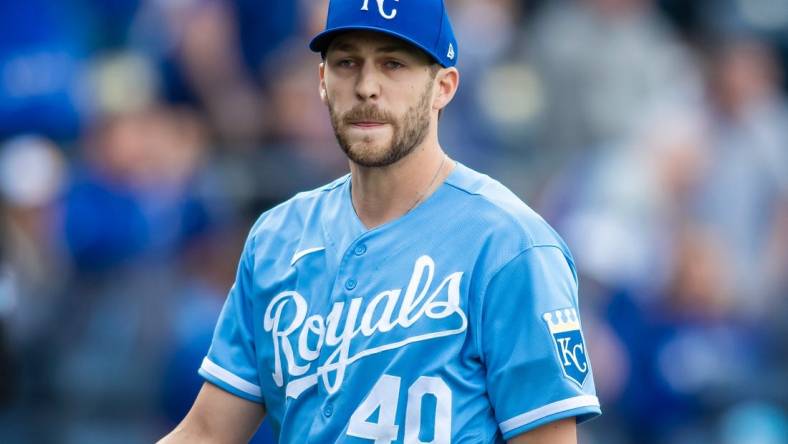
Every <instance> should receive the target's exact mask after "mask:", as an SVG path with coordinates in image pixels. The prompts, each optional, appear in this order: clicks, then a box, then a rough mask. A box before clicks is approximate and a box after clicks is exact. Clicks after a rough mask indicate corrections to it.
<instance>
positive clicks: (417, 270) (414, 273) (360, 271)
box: [199, 163, 600, 444]
mask: <svg viewBox="0 0 788 444" xmlns="http://www.w3.org/2000/svg"><path fill="white" fill-rule="evenodd" d="M350 186H351V180H350V176H345V177H343V178H340V179H338V180H336V181H335V182H333V183H331V184H329V185H327V186H324V187H322V188H319V189H317V190H314V191H309V192H305V193H301V194H298V195H296V196H295V197H294V198H292V199H290V200H289V201H287V202H285V203H283V204H281V205H279V206H277V207H275V208H273V209H271V210H269V211H267V212H266V213H264V214H263V215H262V216H261V217H260V219H259V220H258V221H257V222H256V223H255V225H254V227H253V228H252V230H251V233H250V235H249V237H248V239H247V241H246V245H245V247H244V251H243V255H242V257H241V261H240V266H239V269H238V275H237V278H236V282H235V285H234V286H233V287H232V289H231V290H230V294H229V296H228V298H227V301H226V303H225V306H224V309H223V311H222V313H221V316H220V318H219V321H218V325H217V327H216V332H215V334H214V338H213V343H212V345H211V347H210V350H209V351H208V355H207V357H206V358H205V359H204V361H203V363H202V366H201V368H200V370H199V372H200V374H201V375H202V376H203V377H205V378H206V379H207V380H208V381H210V382H211V383H213V384H216V385H217V386H219V387H221V388H223V389H224V390H226V391H228V392H230V393H233V394H235V395H237V396H240V397H242V398H245V399H248V400H250V401H254V402H258V403H261V404H264V405H265V408H266V410H267V412H268V415H269V418H270V420H271V424H272V425H273V429H274V432H275V434H276V437H277V439H278V442H280V443H299V444H300V443H305V442H313V443H333V442H343V443H376V444H382V443H406V444H411V443H436V444H437V443H450V442H451V443H491V442H496V443H497V442H503V441H504V440H506V439H509V438H511V437H513V436H515V435H518V434H520V433H523V432H525V431H528V430H531V429H533V428H535V427H538V426H540V425H543V424H545V423H548V422H551V421H555V420H558V419H561V418H567V417H576V418H577V421H578V422H582V421H585V420H587V419H590V418H592V417H594V416H596V415H598V414H600V408H599V401H598V400H597V397H596V396H595V389H594V382H593V377H592V374H591V368H590V361H589V358H588V356H587V355H586V348H585V343H584V339H583V335H582V332H581V329H580V321H579V319H578V316H577V304H578V301H577V275H576V273H575V269H574V264H573V260H572V257H571V255H570V254H569V251H568V249H567V247H566V245H565V244H564V243H563V241H562V240H561V239H560V238H559V236H558V235H557V234H556V233H555V232H554V231H553V230H552V229H551V228H550V227H549V226H548V225H547V223H546V222H545V221H544V220H543V219H542V218H541V217H540V216H538V215H537V214H536V213H535V212H534V211H533V210H531V209H530V208H529V207H528V206H527V205H525V204H524V203H523V202H522V201H520V200H519V199H518V198H517V197H516V196H515V195H514V194H513V193H511V192H510V191H509V190H507V189H506V188H505V187H504V186H503V185H501V184H500V183H498V182H496V181H494V180H492V179H490V178H489V177H488V176H485V175H483V174H480V173H477V172H475V171H473V170H471V169H470V168H468V167H466V166H464V165H462V164H459V163H458V164H457V166H456V167H455V168H454V170H453V171H452V173H451V175H450V176H449V177H448V179H447V180H446V181H445V183H444V184H442V185H441V186H440V187H439V188H438V190H437V191H435V192H434V193H433V194H432V195H431V196H430V197H429V198H428V199H427V200H426V201H424V202H423V203H422V204H421V205H419V206H418V207H416V208H415V209H413V210H412V211H411V212H409V213H407V214H405V215H404V216H402V217H400V218H399V219H396V220H394V221H391V222H389V223H387V224H385V225H382V226H379V227H377V228H374V229H371V230H369V229H366V228H365V227H364V226H363V224H362V223H361V221H360V220H359V218H358V216H357V215H356V213H355V211H354V209H353V206H352V203H351V199H350Z"/></svg>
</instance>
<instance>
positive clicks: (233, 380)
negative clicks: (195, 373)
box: [200, 358, 262, 398]
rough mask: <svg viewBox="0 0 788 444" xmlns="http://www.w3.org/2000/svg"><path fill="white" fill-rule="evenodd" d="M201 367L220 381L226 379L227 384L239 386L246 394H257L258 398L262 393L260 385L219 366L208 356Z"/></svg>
mask: <svg viewBox="0 0 788 444" xmlns="http://www.w3.org/2000/svg"><path fill="white" fill-rule="evenodd" d="M200 368H202V369H203V370H205V373H208V374H209V375H211V376H213V377H215V378H218V379H219V380H220V381H224V382H226V383H227V384H230V385H231V386H233V387H235V388H237V389H238V390H240V391H242V392H244V393H246V394H249V395H252V396H256V397H258V398H259V397H260V396H261V394H262V393H261V391H260V387H259V386H257V385H254V384H252V383H251V382H249V381H246V380H244V379H241V378H240V377H238V376H236V375H234V374H232V373H230V372H229V371H228V370H226V369H224V368H222V367H219V366H218V365H217V364H216V363H214V362H213V361H211V360H210V359H208V358H204V359H203V360H202V365H201V366H200Z"/></svg>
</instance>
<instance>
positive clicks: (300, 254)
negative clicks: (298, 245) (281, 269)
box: [290, 247, 326, 267]
mask: <svg viewBox="0 0 788 444" xmlns="http://www.w3.org/2000/svg"><path fill="white" fill-rule="evenodd" d="M325 249H326V247H315V248H307V249H306V250H301V251H298V252H296V254H294V255H293V258H292V259H290V266H291V267H292V266H293V265H295V263H296V262H298V260H299V259H301V258H302V257H304V256H306V255H307V254H312V253H317V252H318V251H323V250H325Z"/></svg>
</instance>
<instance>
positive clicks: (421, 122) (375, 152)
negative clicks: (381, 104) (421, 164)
mask: <svg viewBox="0 0 788 444" xmlns="http://www.w3.org/2000/svg"><path fill="white" fill-rule="evenodd" d="M431 97H432V83H431V82H430V83H429V85H428V86H427V88H426V90H425V91H424V93H423V94H422V95H421V97H420V98H419V102H418V103H417V104H416V105H415V106H412V107H410V108H409V109H408V110H407V111H406V112H405V113H404V114H403V115H402V116H401V117H400V118H397V117H396V116H394V115H393V114H391V113H390V112H387V111H383V110H380V109H378V107H377V106H375V105H372V104H369V103H367V104H361V105H358V106H356V107H354V108H353V109H351V110H350V111H348V112H346V113H344V114H341V115H340V114H338V113H337V112H336V110H335V109H334V106H333V102H332V101H331V100H329V101H328V111H329V114H330V115H331V126H333V127H334V135H335V136H336V138H337V142H338V143H339V146H340V147H341V148H342V151H344V152H345V155H346V156H347V157H348V159H350V160H351V161H353V162H354V163H356V164H358V165H361V166H364V167H373V168H379V167H386V166H389V165H392V164H394V163H396V162H397V161H399V160H400V159H402V158H404V157H405V156H407V155H408V154H410V153H411V152H413V150H414V149H415V148H416V147H417V146H419V145H420V144H421V143H422V142H423V141H424V139H425V138H426V137H427V130H428V129H429V126H430V98H431ZM363 120H369V121H375V122H384V123H387V124H389V125H391V127H392V129H393V134H392V136H391V143H389V145H388V146H387V147H385V148H384V149H375V147H374V146H373V144H374V142H373V140H372V139H371V138H370V137H369V136H366V137H364V138H363V139H362V140H358V141H355V142H351V141H350V139H349V137H348V134H347V127H348V126H349V125H351V122H358V121H363Z"/></svg>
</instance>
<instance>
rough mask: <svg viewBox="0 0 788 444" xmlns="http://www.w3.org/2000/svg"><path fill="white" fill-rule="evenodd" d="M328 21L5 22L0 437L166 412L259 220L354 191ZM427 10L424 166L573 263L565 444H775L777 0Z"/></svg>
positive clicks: (247, 14) (783, 238) (290, 12)
mask: <svg viewBox="0 0 788 444" xmlns="http://www.w3.org/2000/svg"><path fill="white" fill-rule="evenodd" d="M325 3H326V2H325V1H318V0H65V1H55V0H24V1H11V0H9V1H2V2H0V442H3V443H110V444H113V443H139V442H152V441H154V440H155V439H156V438H157V437H159V436H161V435H162V434H164V433H165V432H166V431H168V430H169V429H170V428H171V427H173V426H174V425H175V424H176V423H177V422H178V421H179V420H180V419H181V418H182V417H183V415H184V414H185V412H186V411H187V409H188V408H189V406H190V405H191V402H192V400H193V399H194V396H195V393H196V391H197V390H198V388H199V386H200V384H201V379H200V378H199V376H198V375H197V373H196V369H197V368H198V366H199V363H200V361H201V359H202V357H203V355H204V353H205V352H206V350H207V347H208V345H209V342H210V337H211V334H212V329H213V326H214V323H215V321H216V318H217V315H218V312H219V310H220V308H221V305H222V303H223V300H224V298H225V295H226V292H227V290H228V288H229V286H230V285H231V283H232V280H233V277H234V271H235V266H236V264H237V261H238V257H239V255H240V251H241V247H242V244H243V240H244V238H245V236H246V233H247V230H248V229H249V227H250V226H251V223H252V221H253V220H254V219H255V218H256V217H257V216H258V215H259V214H260V213H261V212H262V211H264V210H266V209H268V208H270V207H271V206H273V205H275V204H277V203H279V202H281V201H283V200H285V199H287V198H288V197H290V196H291V195H292V194H294V193H295V192H297V191H301V190H306V189H310V188H313V187H316V186H318V185H320V184H322V183H325V182H327V181H329V180H331V179H333V178H335V177H338V176H340V175H342V174H345V173H346V171H347V164H346V161H345V159H344V156H343V154H342V153H341V151H340V150H339V148H338V147H337V146H336V143H335V141H334V137H333V133H332V131H331V127H330V124H329V119H328V114H327V111H326V109H325V108H324V106H323V105H322V104H321V103H320V101H319V98H318V94H317V65H318V63H319V56H317V55H315V54H312V53H310V52H309V51H308V49H307V47H306V45H307V42H308V39H309V37H310V36H312V35H313V34H314V33H315V32H317V31H318V30H319V29H320V28H321V27H322V26H323V23H324V17H325V8H326V4H325ZM447 4H448V6H449V9H450V13H451V15H452V17H453V21H454V25H455V29H456V32H457V35H458V39H459V42H460V48H459V69H460V71H461V76H462V78H461V86H460V90H459V93H458V96H457V97H456V99H455V101H454V102H453V103H452V104H451V105H450V107H449V108H448V109H447V110H446V112H445V113H444V115H443V118H442V120H441V125H440V126H441V141H442V145H443V147H444V148H445V149H446V150H447V151H448V153H449V154H450V155H451V156H452V157H454V158H455V159H457V160H459V161H461V162H463V163H465V164H467V165H469V166H471V167H473V168H475V169H477V170H480V171H482V172H486V173H488V174H490V175H492V176H493V177H496V178H499V179H500V180H501V181H502V182H503V183H504V184H505V185H507V186H509V187H510V188H511V189H512V190H513V191H515V192H516V193H517V194H518V195H519V196H520V197H521V198H523V199H524V200H525V201H526V202H527V203H529V204H530V205H531V206H532V207H534V208H535V209H537V210H538V211H539V212H540V213H541V214H543V215H544V216H545V218H546V219H547V220H548V221H549V222H550V223H551V224H553V225H554V226H555V227H556V228H557V229H558V231H559V232H560V233H561V234H562V235H563V236H564V237H565V239H566V240H567V242H568V244H569V245H570V247H571V248H572V250H573V252H574V255H575V257H576V260H577V264H578V268H579V272H580V279H581V310H582V312H583V316H584V323H585V334H586V338H587V341H588V343H589V344H590V352H589V353H590V356H591V359H592V362H593V365H594V372H595V378H596V383H597V388H598V392H599V395H600V398H601V401H602V405H603V411H604V415H603V416H602V417H600V418H599V419H597V420H595V421H593V422H591V423H588V424H587V425H583V426H582V427H581V428H580V435H581V442H582V443H585V444H627V443H633V444H685V443H686V444H690V443H692V444H699V443H720V444H750V443H752V444H780V443H783V444H784V443H788V297H787V296H788V108H787V107H786V98H787V97H788V96H787V95H786V91H787V90H788V88H787V86H788V81H787V80H786V76H785V68H786V66H788V65H787V64H786V62H787V61H788V0H697V1H681V0H662V1H658V0H574V1H573V0H564V1H559V0H554V1H544V0H543V1H535V0H534V1H527V0H447ZM338 223H341V221H338ZM270 439H271V438H270V429H269V428H268V426H267V425H264V426H263V427H262V429H261V431H260V432H259V433H258V435H257V436H256V437H255V439H254V442H256V443H267V442H270Z"/></svg>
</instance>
